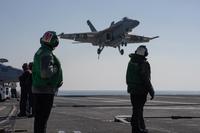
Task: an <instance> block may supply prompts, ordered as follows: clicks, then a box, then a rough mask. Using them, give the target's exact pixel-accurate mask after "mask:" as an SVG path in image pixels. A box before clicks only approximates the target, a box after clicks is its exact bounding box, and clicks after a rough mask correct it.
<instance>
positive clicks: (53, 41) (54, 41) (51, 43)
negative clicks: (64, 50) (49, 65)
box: [40, 31, 59, 49]
mask: <svg viewBox="0 0 200 133" xmlns="http://www.w3.org/2000/svg"><path fill="white" fill-rule="evenodd" d="M40 43H41V44H45V45H47V46H48V47H50V48H52V49H54V48H55V47H57V46H58V44H59V40H58V37H57V35H56V32H55V31H47V32H45V33H44V35H43V36H42V37H41V38H40Z"/></svg>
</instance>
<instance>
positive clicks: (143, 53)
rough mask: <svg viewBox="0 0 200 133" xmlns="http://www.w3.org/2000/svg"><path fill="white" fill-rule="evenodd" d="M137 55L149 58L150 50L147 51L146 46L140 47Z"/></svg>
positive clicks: (136, 52)
mask: <svg viewBox="0 0 200 133" xmlns="http://www.w3.org/2000/svg"><path fill="white" fill-rule="evenodd" d="M135 54H137V55H141V56H144V57H146V56H148V50H147V48H146V46H144V45H140V46H139V47H138V48H137V49H136V51H135Z"/></svg>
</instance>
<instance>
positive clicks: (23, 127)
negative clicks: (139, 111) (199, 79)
mask: <svg viewBox="0 0 200 133" xmlns="http://www.w3.org/2000/svg"><path fill="white" fill-rule="evenodd" d="M18 106H19V102H18V101H17V100H16V99H10V100H7V101H5V102H1V103H0V133H1V132H3V131H5V132H22V133H32V132H33V122H34V119H33V118H25V117H23V118H18V117H16V114H17V112H18V108H19V107H18ZM131 113H132V107H131V104H130V99H129V96H74V97H72V96H69V97H55V101H54V106H53V109H52V112H51V115H50V118H49V121H48V125H47V133H131V126H130V123H129V121H130V115H131ZM144 117H145V123H146V127H147V129H148V131H149V133H200V126H199V125H200V97H199V96H181V95H180V96H178V95H176V96H156V97H155V99H154V100H152V101H150V100H148V102H147V103H146V105H145V109H144Z"/></svg>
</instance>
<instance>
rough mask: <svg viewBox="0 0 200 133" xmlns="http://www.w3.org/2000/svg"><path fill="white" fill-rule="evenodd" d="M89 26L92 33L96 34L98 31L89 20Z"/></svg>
mask: <svg viewBox="0 0 200 133" xmlns="http://www.w3.org/2000/svg"><path fill="white" fill-rule="evenodd" d="M87 24H88V26H89V27H90V30H91V31H92V32H96V31H97V30H96V29H95V27H94V26H93V25H92V23H91V22H90V20H87Z"/></svg>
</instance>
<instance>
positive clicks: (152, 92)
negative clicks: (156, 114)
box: [149, 89, 155, 100]
mask: <svg viewBox="0 0 200 133" xmlns="http://www.w3.org/2000/svg"><path fill="white" fill-rule="evenodd" d="M149 94H150V96H151V100H153V99H154V95H155V92H154V90H153V89H152V91H150V92H149Z"/></svg>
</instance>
